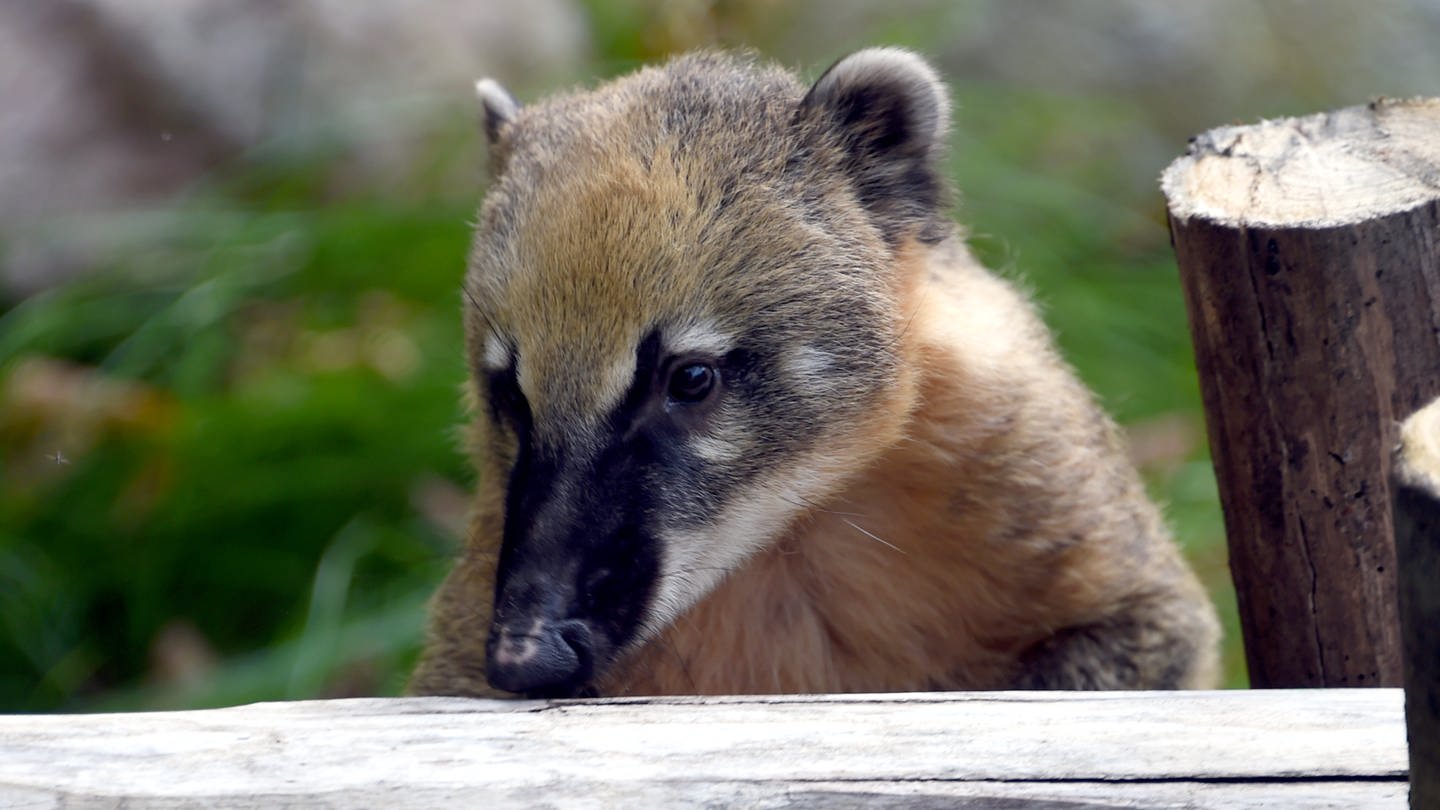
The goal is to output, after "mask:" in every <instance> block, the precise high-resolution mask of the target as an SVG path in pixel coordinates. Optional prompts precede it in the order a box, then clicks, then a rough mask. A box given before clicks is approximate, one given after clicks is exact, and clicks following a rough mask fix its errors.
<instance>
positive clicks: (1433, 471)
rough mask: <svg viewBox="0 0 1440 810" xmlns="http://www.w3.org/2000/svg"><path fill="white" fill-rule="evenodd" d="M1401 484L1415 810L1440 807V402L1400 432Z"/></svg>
mask: <svg viewBox="0 0 1440 810" xmlns="http://www.w3.org/2000/svg"><path fill="white" fill-rule="evenodd" d="M1393 483H1394V489H1395V550H1396V556H1397V558H1398V562H1399V567H1398V568H1397V572H1398V575H1399V579H1400V627H1401V637H1402V641H1403V645H1402V646H1403V648H1404V651H1405V724H1406V726H1407V727H1408V728H1409V731H1410V806H1411V807H1416V808H1421V807H1440V399H1437V400H1435V401H1434V402H1432V403H1430V404H1429V405H1427V406H1425V408H1424V409H1423V410H1421V411H1420V412H1419V413H1417V414H1415V415H1414V416H1411V417H1410V418H1409V419H1406V420H1405V422H1404V424H1402V425H1401V426H1400V447H1399V449H1398V450H1396V452H1395V480H1394V482H1393Z"/></svg>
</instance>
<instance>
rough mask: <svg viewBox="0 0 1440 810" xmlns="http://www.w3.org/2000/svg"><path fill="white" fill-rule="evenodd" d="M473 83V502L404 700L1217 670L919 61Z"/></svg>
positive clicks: (1179, 680)
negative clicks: (526, 92) (481, 159)
mask: <svg viewBox="0 0 1440 810" xmlns="http://www.w3.org/2000/svg"><path fill="white" fill-rule="evenodd" d="M477 89H478V92H479V95H480V98H481V101H482V107H483V120H484V128H485V131H486V134H487V135H488V139H489V142H490V155H491V164H492V174H493V183H492V184H491V187H490V189H489V191H488V193H487V195H486V198H485V200H484V203H483V205H482V207H481V210H480V215H479V221H478V225H477V227H476V232H475V240H474V246H473V250H472V252H471V255H470V268H469V273H468V275H467V278H466V280H465V285H464V292H465V295H464V296H463V305H464V321H465V327H466V339H467V351H468V358H469V364H470V369H471V371H472V374H473V379H472V380H471V383H470V384H469V386H468V394H469V397H470V399H472V400H473V402H472V405H473V409H474V413H475V418H474V423H473V428H472V432H471V443H472V445H473V451H474V455H475V458H476V463H477V465H478V468H479V485H478V491H477V493H476V495H475V500H474V507H473V516H472V522H471V526H470V531H469V537H468V540H467V543H466V545H465V548H464V551H463V553H462V555H461V556H460V558H459V560H458V562H457V563H456V565H455V568H454V570H453V572H452V573H451V574H450V575H449V577H448V578H447V579H446V580H445V582H444V584H443V585H442V586H441V588H440V590H439V592H438V594H437V595H436V597H435V599H434V601H433V603H432V616H431V625H430V629H429V637H428V642H427V645H426V648H425V650H424V653H423V655H422V660H421V661H420V664H419V666H418V668H417V670H416V672H415V673H414V676H413V679H412V682H411V691H412V692H413V693H417V694H445V695H502V694H507V693H519V694H523V695H528V696H547V697H548V696H575V695H624V694H647V695H649V694H677V693H691V694H716V693H787V692H788V693H795V692H884V691H902V690H931V689H933V690H943V689H1006V688H1020V689H1148V688H1159V689H1166V688H1182V687H1207V686H1211V685H1213V684H1214V683H1215V678H1216V669H1217V662H1216V657H1217V650H1216V647H1217V639H1218V624H1217V621H1216V617H1215V613H1214V609H1213V608H1212V606H1211V605H1210V603H1209V601H1208V600H1207V597H1206V595H1205V593H1204V591H1203V590H1202V588H1201V586H1200V585H1199V583H1198V582H1197V580H1196V578H1195V576H1194V574H1193V573H1192V572H1191V570H1190V569H1189V568H1188V567H1187V565H1186V563H1185V562H1184V561H1183V560H1182V558H1181V556H1180V553H1179V551H1178V550H1177V548H1176V546H1175V545H1174V544H1173V542H1172V541H1171V538H1170V535H1169V533H1168V531H1167V529H1166V527H1165V525H1164V523H1163V521H1162V519H1161V516H1160V514H1159V511H1158V510H1157V509H1156V507H1155V506H1154V505H1153V504H1152V503H1151V502H1150V501H1149V500H1148V499H1147V497H1146V494H1145V491H1144V489H1143V487H1142V485H1141V482H1140V479H1139V477H1138V476H1137V473H1136V471H1135V469H1134V468H1133V467H1132V465H1131V464H1130V463H1129V462H1128V460H1127V458H1126V453H1125V451H1124V449H1123V447H1122V442H1121V440H1120V438H1119V437H1118V435H1117V430H1116V427H1115V425H1114V424H1113V423H1112V422H1111V421H1110V419H1109V418H1108V417H1107V416H1106V415H1105V414H1104V413H1102V412H1101V410H1100V409H1099V408H1098V407H1097V405H1096V403H1095V400H1094V398H1093V397H1092V395H1091V394H1090V392H1089V391H1088V390H1087V389H1086V388H1085V387H1084V386H1083V385H1082V384H1081V383H1080V382H1079V381H1078V380H1077V378H1076V376H1075V374H1074V373H1073V372H1072V371H1071V370H1070V369H1069V368H1068V367H1067V366H1066V364H1065V363H1064V362H1063V361H1062V360H1061V359H1060V357H1059V356H1058V355H1057V353H1056V351H1055V349H1054V347H1053V345H1052V343H1051V339H1050V336H1049V333H1048V332H1047V330H1046V328H1045V327H1044V326H1043V325H1042V324H1041V322H1040V320H1039V318H1038V317H1037V315H1036V313H1035V311H1034V309H1033V308H1032V306H1031V304H1030V303H1029V302H1028V301H1027V299H1026V297H1025V296H1024V295H1022V294H1021V293H1020V292H1018V291H1017V290H1016V289H1015V287H1014V286H1012V285H1011V284H1010V283H1008V282H1006V281H1004V280H1002V279H1000V278H999V277H997V276H995V275H993V274H991V273H990V272H988V271H986V270H985V269H984V268H982V267H981V266H980V265H979V264H978V263H977V262H976V261H975V260H974V259H973V258H972V257H971V255H970V254H969V253H968V252H967V249H966V246H965V244H964V241H963V238H962V236H961V235H960V234H959V233H958V232H957V228H956V226H955V225H954V224H952V222H951V221H950V219H949V217H948V213H947V202H948V194H949V192H948V190H947V185H946V181H945V178H944V176H943V162H942V156H943V152H944V145H945V140H946V132H947V127H948V121H949V104H948V95H947V91H946V89H945V87H944V85H943V84H942V83H941V82H940V80H939V79H938V77H937V76H936V73H935V72H934V71H933V70H932V69H931V68H930V66H929V65H927V64H926V63H925V62H924V61H923V60H922V59H921V58H919V57H918V56H916V55H914V54H912V53H910V52H908V51H904V50H900V49H895V48H875V49H869V50H863V51H860V52H858V53H855V54H853V55H851V56H849V57H847V58H845V59H842V60H841V61H839V62H838V63H836V64H835V65H834V66H833V67H831V68H830V69H829V70H828V71H826V72H825V73H824V75H822V76H821V77H820V78H819V80H817V81H816V82H815V83H814V84H813V85H812V86H810V87H808V88H807V87H805V86H803V85H802V84H801V83H800V82H799V81H798V80H797V79H796V78H795V77H794V76H792V75H791V74H789V73H787V72H785V71H783V70H780V69H778V68H774V67H768V66H764V65H761V64H757V63H756V61H755V60H753V59H752V58H749V57H744V56H734V55H725V54H720V53H700V54H693V55H688V56H682V57H679V58H676V59H674V60H672V61H670V62H669V63H667V64H665V65H664V66H662V67H652V68H646V69H643V70H641V71H639V72H637V73H634V74H632V75H629V76H626V77H623V78H620V79H618V80H615V81H613V82H611V83H609V84H605V85H603V86H601V87H599V88H598V89H595V90H593V91H589V92H578V93H574V94H571V95H564V96H560V97H557V98H553V99H550V100H548V101H545V102H543V103H538V104H534V105H531V106H524V107H522V106H521V105H520V104H518V103H517V102H516V101H515V100H514V99H513V98H512V97H511V96H510V95H509V94H508V93H507V92H506V91H505V90H504V89H502V88H501V87H500V86H499V85H498V84H496V83H494V82H492V81H489V80H484V81H481V82H480V83H479V84H478V85H477Z"/></svg>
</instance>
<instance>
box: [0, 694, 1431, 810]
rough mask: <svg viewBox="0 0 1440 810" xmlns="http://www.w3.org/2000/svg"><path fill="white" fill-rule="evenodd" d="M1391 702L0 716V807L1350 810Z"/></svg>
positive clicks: (982, 699) (1381, 765) (1377, 754)
mask: <svg viewBox="0 0 1440 810" xmlns="http://www.w3.org/2000/svg"><path fill="white" fill-rule="evenodd" d="M1401 703H1402V701H1401V693H1400V690H1398V689H1397V690H1392V689H1384V690H1355V689H1347V690H1333V691H1315V690H1308V691H1300V692H1295V691H1273V692H1247V691H1238V692H1185V693H1173V692H1171V693H1166V692H1151V693H1123V692H1113V693H1033V692H1032V693H1006V692H998V693H950V694H933V695H918V694H917V695H891V696H839V695H836V696H816V697H773V698H676V699H664V700H659V699H656V700H644V699H618V700H593V701H559V702H553V703H547V702H538V701H484V700H464V699H458V698H410V699H394V700H386V699H368V700H345V701H321V702H306V703H272V704H259V705H254V706H244V707H239V708H233V709H217V710H212V711H196V712H173V713H156V714H131V715H113V714H112V715H71V716H10V717H0V806H3V807H35V808H41V807H67V808H73V807H81V808H116V807H125V808H132V809H133V808H150V807H166V808H173V807H177V806H197V807H207V808H208V807H219V808H260V807H277V806H314V805H321V804H323V805H326V806H333V807H361V806H384V807H386V808H391V809H392V810H402V809H403V808H409V807H427V808H428V807H446V806H454V807H484V808H493V807H535V806H549V807H597V808H599V807H652V806H657V807H659V806H666V807H668V806H685V807H693V806H712V805H713V806H723V807H728V806H748V807H790V808H794V807H802V808H803V807H836V806H838V807H860V806H865V807H871V806H878V807H907V808H913V807H938V806H945V807H952V806H963V807H972V806H973V807H1005V808H1011V809H1012V810H1022V809H1023V808H1030V807H1034V808H1046V809H1047V810H1053V809H1054V808H1059V807H1065V808H1072V807H1073V808H1077V810H1078V809H1079V808H1089V807H1093V808H1102V807H1103V808H1127V807H1151V808H1153V807H1182V806H1183V807H1193V808H1237V807H1245V808H1249V807H1257V808H1258V807H1361V808H1370V807H1374V808H1394V809H1396V810H1398V809H1399V808H1403V807H1404V803H1405V791H1406V782H1405V772H1406V757H1405V738H1404V724H1403V720H1402V711H1403V710H1402V705H1401Z"/></svg>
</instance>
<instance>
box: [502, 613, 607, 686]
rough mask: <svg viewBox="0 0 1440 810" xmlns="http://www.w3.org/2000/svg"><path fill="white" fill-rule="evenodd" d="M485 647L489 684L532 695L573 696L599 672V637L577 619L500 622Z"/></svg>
mask: <svg viewBox="0 0 1440 810" xmlns="http://www.w3.org/2000/svg"><path fill="white" fill-rule="evenodd" d="M486 652H487V656H486V658H487V660H486V663H485V675H486V677H487V678H488V679H489V681H490V685H491V686H493V687H495V688H496V689H503V690H504V691H506V692H517V693H520V694H523V695H527V696H529V697H573V696H574V695H576V694H578V693H579V692H580V690H581V689H582V688H584V686H585V685H586V684H587V683H588V682H589V680H590V678H591V676H592V675H593V674H594V666H595V665H594V660H595V656H594V639H593V637H592V636H591V634H590V627H589V626H588V625H586V624H585V623H584V622H582V621H578V620H576V619H564V620H547V619H532V620H521V621H515V622H506V623H505V625H504V626H499V625H497V626H496V627H495V628H493V629H492V630H491V632H490V641H489V644H488V645H487V651H486Z"/></svg>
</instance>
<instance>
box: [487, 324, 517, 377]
mask: <svg viewBox="0 0 1440 810" xmlns="http://www.w3.org/2000/svg"><path fill="white" fill-rule="evenodd" d="M510 357H511V353H510V344H508V343H506V342H505V339H504V338H502V337H500V336H499V335H497V334H495V333H494V332H491V333H490V334H488V335H486V336H485V348H484V351H483V352H482V353H481V355H480V362H481V363H482V364H483V365H484V366H485V370H486V371H504V370H505V369H507V368H509V367H510Z"/></svg>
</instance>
